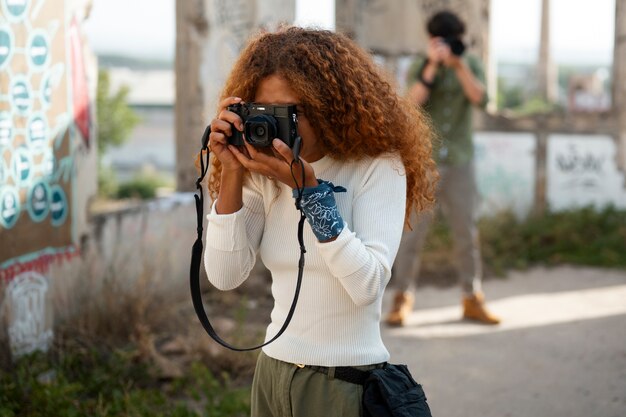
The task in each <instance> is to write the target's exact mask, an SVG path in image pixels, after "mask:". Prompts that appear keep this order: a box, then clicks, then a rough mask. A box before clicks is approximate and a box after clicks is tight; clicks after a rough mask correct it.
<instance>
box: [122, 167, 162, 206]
mask: <svg viewBox="0 0 626 417" xmlns="http://www.w3.org/2000/svg"><path fill="white" fill-rule="evenodd" d="M163 187H169V188H173V184H171V183H170V181H168V180H167V179H165V178H163V177H162V176H160V175H159V174H158V173H157V172H154V170H149V169H148V170H146V169H144V170H142V171H141V172H139V173H138V174H136V175H135V176H134V177H133V179H131V180H130V181H127V182H123V183H121V184H119V185H118V186H117V190H116V191H115V196H116V197H117V198H139V199H143V200H146V199H150V198H154V197H156V196H157V192H158V190H159V188H163Z"/></svg>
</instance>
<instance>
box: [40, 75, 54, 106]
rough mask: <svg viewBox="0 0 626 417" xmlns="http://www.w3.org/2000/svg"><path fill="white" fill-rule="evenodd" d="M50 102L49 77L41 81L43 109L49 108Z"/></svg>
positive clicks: (50, 87)
mask: <svg viewBox="0 0 626 417" xmlns="http://www.w3.org/2000/svg"><path fill="white" fill-rule="evenodd" d="M51 101H52V85H51V83H50V76H49V75H48V76H45V77H44V78H43V80H42V81H41V104H42V105H43V107H44V108H48V107H50V103H51Z"/></svg>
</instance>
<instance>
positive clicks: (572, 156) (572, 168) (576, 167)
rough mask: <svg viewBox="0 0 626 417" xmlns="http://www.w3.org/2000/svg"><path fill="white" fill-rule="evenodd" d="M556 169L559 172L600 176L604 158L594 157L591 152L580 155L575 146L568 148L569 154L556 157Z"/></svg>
mask: <svg viewBox="0 0 626 417" xmlns="http://www.w3.org/2000/svg"><path fill="white" fill-rule="evenodd" d="M556 162H557V167H558V168H559V170H560V171H562V172H565V173H572V174H597V175H600V174H602V167H603V165H604V162H605V158H604V156H596V155H594V154H593V153H591V152H587V153H586V154H581V153H579V152H578V150H577V149H576V145H570V146H569V152H568V153H566V154H561V155H557V157H556Z"/></svg>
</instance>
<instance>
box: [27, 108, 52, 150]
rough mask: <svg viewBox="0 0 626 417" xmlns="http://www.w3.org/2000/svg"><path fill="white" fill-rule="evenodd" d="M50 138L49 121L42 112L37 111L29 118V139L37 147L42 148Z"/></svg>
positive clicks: (30, 143)
mask: <svg viewBox="0 0 626 417" xmlns="http://www.w3.org/2000/svg"><path fill="white" fill-rule="evenodd" d="M47 139H48V121H47V120H46V116H45V115H44V114H42V113H36V114H34V115H32V116H31V118H30V119H29V120H28V135H27V141H28V144H29V145H30V146H32V147H33V148H35V149H41V148H43V147H44V146H45V145H46V140H47Z"/></svg>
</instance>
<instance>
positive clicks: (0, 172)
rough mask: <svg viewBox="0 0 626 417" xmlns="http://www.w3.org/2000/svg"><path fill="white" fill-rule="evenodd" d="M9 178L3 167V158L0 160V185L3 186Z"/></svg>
mask: <svg viewBox="0 0 626 417" xmlns="http://www.w3.org/2000/svg"><path fill="white" fill-rule="evenodd" d="M8 177H9V173H8V172H7V168H6V166H5V165H4V158H0V184H4V183H5V182H7V180H8Z"/></svg>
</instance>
